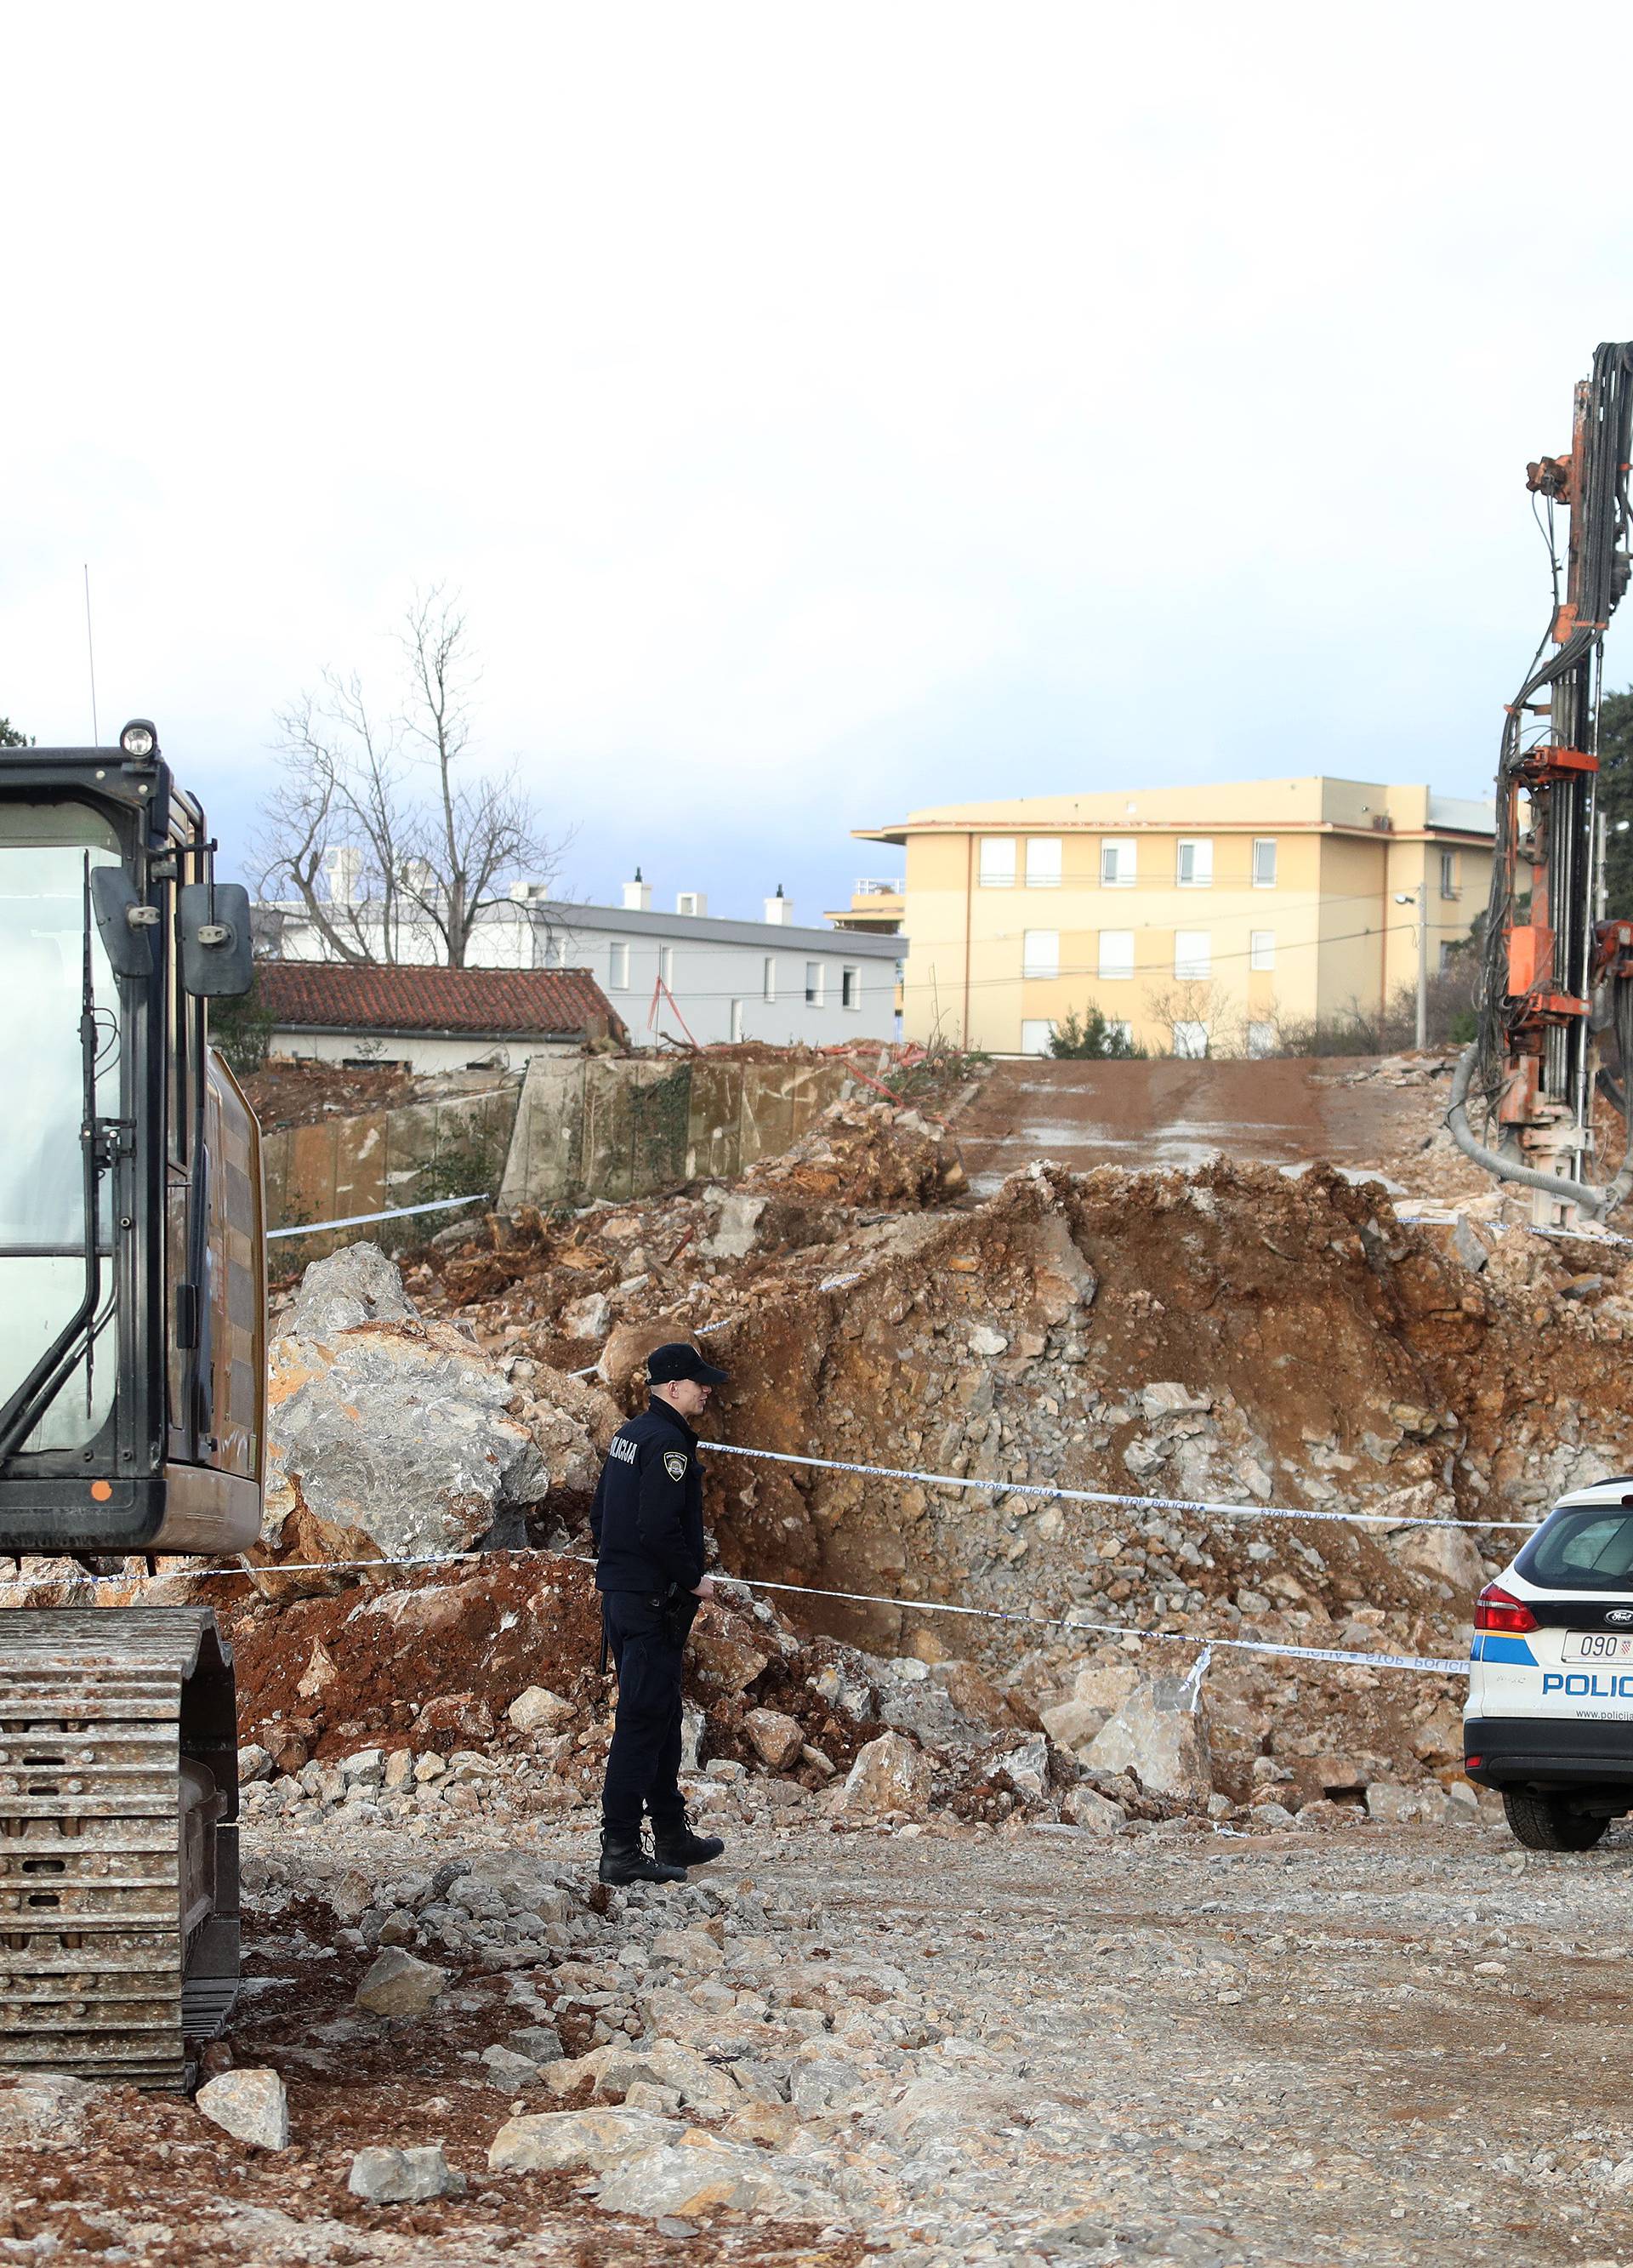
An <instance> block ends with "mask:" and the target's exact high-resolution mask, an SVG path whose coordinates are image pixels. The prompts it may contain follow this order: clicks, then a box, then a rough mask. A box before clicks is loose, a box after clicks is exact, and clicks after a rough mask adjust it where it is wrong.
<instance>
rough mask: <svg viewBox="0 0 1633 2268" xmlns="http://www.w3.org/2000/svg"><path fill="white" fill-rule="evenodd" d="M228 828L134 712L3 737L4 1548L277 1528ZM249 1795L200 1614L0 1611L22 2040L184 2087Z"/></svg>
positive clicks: (2, 1821) (223, 1662)
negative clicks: (75, 733) (119, 722)
mask: <svg viewBox="0 0 1633 2268" xmlns="http://www.w3.org/2000/svg"><path fill="white" fill-rule="evenodd" d="M214 852H215V845H214V843H212V842H211V841H210V833H209V829H208V828H207V827H206V825H205V821H204V814H203V813H202V810H201V809H200V807H199V806H198V804H197V803H196V802H195V800H194V799H193V798H192V797H191V796H189V795H188V794H187V793H185V792H184V791H183V790H182V789H180V787H178V786H177V785H176V784H175V782H174V781H173V778H172V777H171V775H170V771H169V769H168V767H167V766H166V763H165V762H163V760H162V758H161V755H160V753H159V747H158V734H157V733H156V732H155V730H154V727H153V726H152V725H151V724H149V723H147V722H146V721H145V720H143V719H137V720H135V721H133V722H132V723H130V724H129V725H126V726H125V728H124V730H123V732H122V733H121V734H120V736H119V741H118V745H117V746H116V747H111V748H18V749H11V750H7V751H6V752H4V755H0V1066H4V1105H0V1129H3V1130H0V1552H4V1553H8V1554H12V1555H18V1556H22V1555H36V1554H46V1555H50V1556H53V1557H70V1558H72V1559H76V1560H77V1561H79V1562H80V1563H81V1564H82V1565H84V1566H85V1568H86V1569H87V1570H88V1571H90V1572H94V1573H98V1574H101V1575H104V1576H107V1575H108V1574H109V1573H111V1572H112V1571H114V1570H118V1571H121V1572H122V1573H123V1574H124V1575H125V1576H126V1577H127V1579H128V1578H129V1575H130V1573H131V1562H132V1561H133V1560H134V1561H135V1562H136V1571H137V1572H138V1573H139V1572H140V1569H141V1565H142V1563H143V1561H145V1563H146V1569H147V1572H150V1573H151V1572H152V1569H153V1566H154V1564H155V1562H156V1560H157V1558H158V1557H159V1556H160V1555H164V1556H166V1557H168V1556H170V1555H199V1556H214V1555H218V1554H232V1553H234V1552H239V1551H242V1550H245V1549H246V1547H247V1546H248V1545H249V1544H250V1543H253V1542H254V1539H255V1538H256V1536H257V1535H258V1534H259V1532H260V1527H261V1482H262V1459H263V1443H264V1433H265V1408H266V1363H265V1337H266V1327H265V1310H266V1300H265V1262H264V1251H265V1248H264V1244H263V1241H262V1212H261V1138H260V1130H259V1129H258V1128H257V1126H256V1123H255V1120H254V1114H253V1113H252V1112H251V1110H250V1108H249V1106H248V1104H247V1102H246V1101H245V1099H244V1096H243V1094H242V1092H241V1091H240V1089H239V1086H238V1085H237V1083H236V1081H235V1080H234V1079H233V1077H232V1073H231V1071H229V1070H228V1069H227V1067H226V1065H225V1064H224V1063H223V1062H222V1061H221V1059H220V1058H219V1057H217V1055H215V1054H214V1053H213V1052H212V1051H211V1049H210V1036H209V1025H208V1018H209V1004H210V1001H211V1000H212V999H220V998H231V997H232V996H234V995H240V994H242V993H244V992H246V991H247V990H248V989H249V985H250V982H251V974H252V971H251V941H250V924H249V902H248V898H247V896H246V893H245V891H244V890H243V889H242V888H240V887H238V886H237V885H235V884H228V883H218V882H217V880H215V876H214ZM122 1587H123V1589H124V1591H125V1594H126V1595H127V1596H130V1595H134V1596H136V1598H137V1599H138V1600H139V1599H140V1598H141V1597H142V1596H143V1595H144V1594H143V1590H142V1588H141V1587H140V1585H139V1583H136V1582H131V1581H129V1580H127V1581H126V1582H125V1584H124V1585H123V1586H122ZM110 1588H111V1590H112V1592H113V1594H114V1595H117V1594H118V1592H119V1590H120V1589H121V1585H120V1584H119V1583H117V1582H115V1583H114V1584H113V1585H111V1586H110ZM237 1815H238V1727H237V1712H236V1705H235V1696H234V1691H233V1679H232V1651H231V1648H230V1646H229V1645H228V1644H227V1642H226V1641H225V1639H224V1637H223V1634H222V1633H221V1631H219V1630H218V1629H217V1624H216V1617H215V1615H214V1613H213V1611H212V1610H211V1609H209V1608H204V1607H192V1606H188V1607H176V1606H164V1605H157V1604H156V1605H151V1606H149V1605H143V1604H140V1603H136V1604H133V1605H109V1606H107V1607H96V1608H89V1609H62V1610H48V1611H36V1610H33V1609H23V1608H19V1609H12V1610H0V2066H7V2065H10V2066H18V2065H26V2066H31V2067H33V2068H35V2069H39V2068H41V2067H48V2068H55V2069H57V2070H62V2071H65V2072H70V2073H78V2074H81V2075H85V2076H97V2077H106V2078H119V2079H123V2080H128V2081H130V2082H132V2083H134V2084H136V2085H138V2086H144V2087H172V2088H174V2087H184V2086H186V2085H188V2083H189V2082H190V2080H191V2079H192V2077H193V2076H194V2073H195V2067H196V2062H197V2056H198V2051H199V2049H200V2047H201V2046H202V2043H203V2042H204V2041H206V2040H207V2039H209V2038H210V2036H211V2035H212V2034H214V2033H215V2032H217V2031H218V2030H219V2029H220V2028H221V2026H222V2024H223V2023H224V2021H225V2020H226V2016H227V2013H228V2011H229V2009H230V2008H231V2007H232V2000H233V1997H234V1994H235V1992H236V1990H237V1985H238V1975H239V1924H238V1846H237V1827H236V1820H237Z"/></svg>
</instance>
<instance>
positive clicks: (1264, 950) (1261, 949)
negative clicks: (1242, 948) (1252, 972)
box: [1247, 929, 1276, 968]
mask: <svg viewBox="0 0 1633 2268" xmlns="http://www.w3.org/2000/svg"><path fill="white" fill-rule="evenodd" d="M1247 966H1248V968H1275V966H1276V932H1275V931H1274V930H1273V929H1250V930H1249V931H1248V932H1247Z"/></svg>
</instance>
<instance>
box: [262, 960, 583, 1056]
mask: <svg viewBox="0 0 1633 2268" xmlns="http://www.w3.org/2000/svg"><path fill="white" fill-rule="evenodd" d="M255 990H256V994H257V997H258V998H259V999H260V1002H261V1005H262V1007H264V1008H268V1009H269V1010H270V1011H271V1013H272V1015H273V1017H274V1019H275V1020H276V1023H277V1024H278V1025H279V1026H280V1027H284V1028H286V1029H290V1030H297V1031H298V1030H307V1031H346V1032H351V1031H357V1032H404V1033H407V1032H450V1033H453V1032H457V1033H460V1034H462V1035H463V1034H470V1035H475V1036H480V1037H481V1038H483V1039H541V1038H543V1037H544V1036H545V1035H563V1036H570V1037H572V1038H575V1039H577V1038H586V1039H601V1038H604V1037H605V1036H606V1035H607V1034H608V1033H609V1032H611V1033H613V1034H614V1035H616V1034H617V1033H619V1032H620V1031H621V1030H622V1026H621V1025H620V1023H619V1020H618V1018H617V1016H616V1014H615V1013H614V1010H613V1007H612V1005H611V1004H610V1002H609V1001H608V1000H607V996H606V994H605V993H604V992H603V991H602V990H601V988H600V985H599V984H598V983H596V982H595V979H594V978H593V977H592V976H591V974H590V972H589V970H588V969H587V968H404V967H401V966H396V967H386V966H383V965H381V964H380V963H379V962H375V961H369V962H364V963H359V962H354V961H261V963H260V964H259V965H258V967H257V968H256V971H255Z"/></svg>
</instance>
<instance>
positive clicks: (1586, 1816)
mask: <svg viewBox="0 0 1633 2268" xmlns="http://www.w3.org/2000/svg"><path fill="white" fill-rule="evenodd" d="M1503 1809H1504V1814H1505V1815H1506V1817H1507V1820H1508V1824H1509V1827H1510V1829H1511V1830H1512V1832H1513V1834H1514V1836H1515V1837H1516V1839H1517V1840H1518V1841H1519V1842H1521V1843H1523V1844H1525V1845H1526V1847H1527V1848H1528V1849H1530V1850H1533V1851H1587V1850H1591V1849H1592V1847H1593V1845H1594V1844H1595V1843H1597V1842H1599V1841H1600V1838H1601V1837H1602V1836H1603V1834H1604V1832H1605V1830H1606V1829H1607V1827H1608V1826H1609V1824H1610V1822H1609V1820H1608V1819H1607V1818H1601V1817H1599V1816H1598V1815H1595V1814H1594V1813H1593V1812H1591V1811H1573V1810H1572V1809H1571V1808H1570V1805H1569V1804H1568V1803H1564V1802H1562V1801H1561V1800H1559V1798H1558V1797H1556V1796H1547V1795H1520V1794H1519V1793H1515V1792H1513V1791H1512V1790H1505V1791H1504V1796H1503Z"/></svg>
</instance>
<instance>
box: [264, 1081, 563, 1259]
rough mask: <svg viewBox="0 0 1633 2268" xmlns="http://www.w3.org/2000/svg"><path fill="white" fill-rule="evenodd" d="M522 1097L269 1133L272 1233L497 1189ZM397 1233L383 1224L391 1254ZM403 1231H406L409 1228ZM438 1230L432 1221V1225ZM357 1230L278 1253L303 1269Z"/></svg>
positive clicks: (509, 1088)
mask: <svg viewBox="0 0 1633 2268" xmlns="http://www.w3.org/2000/svg"><path fill="white" fill-rule="evenodd" d="M520 1093H521V1086H520V1082H519V1081H516V1080H513V1081H511V1083H510V1084H508V1085H506V1086H498V1087H490V1088H486V1089H483V1090H482V1091H481V1092H480V1093H478V1094H459V1095H449V1096H447V1097H446V1098H445V1099H443V1100H439V1101H435V1102H411V1103H405V1104H403V1105H401V1107H400V1108H397V1109H395V1110H370V1111H363V1112H359V1113H358V1114H357V1116H355V1117H353V1116H348V1117H338V1116H336V1117H334V1118H327V1119H323V1120H320V1122H319V1123H318V1124H317V1125H315V1126H283V1127H279V1128H278V1129H276V1131H274V1132H272V1133H270V1134H267V1135H263V1136H262V1138H261V1155H262V1158H263V1160H264V1161H265V1167H266V1176H267V1226H268V1228H284V1227H294V1226H298V1224H300V1223H301V1222H303V1221H309V1220H336V1219H343V1218H344V1217H345V1216H346V1215H347V1214H349V1213H359V1212H383V1211H386V1208H387V1207H388V1206H391V1205H406V1204H420V1203H421V1202H422V1201H423V1199H425V1198H427V1197H460V1196H463V1195H464V1194H465V1193H466V1192H467V1190H471V1191H475V1190H491V1189H494V1188H496V1187H497V1182H498V1177H499V1175H500V1174H501V1173H502V1171H503V1170H504V1158H505V1154H506V1152H507V1151H508V1149H509V1147H510V1142H511V1129H512V1127H513V1126H514V1124H515V1120H516V1108H517V1101H518V1098H519V1095H520ZM473 1212H474V1208H473ZM447 1218H449V1219H452V1215H449V1216H447ZM380 1226H381V1233H382V1241H385V1242H386V1245H387V1248H388V1249H389V1247H390V1243H391V1241H392V1240H391V1234H390V1232H391V1231H392V1230H393V1229H394V1226H398V1225H397V1224H394V1223H392V1222H390V1221H385V1222H382V1223H381V1225H380ZM401 1226H402V1227H403V1228H404V1229H405V1230H406V1229H407V1228H408V1226H410V1224H408V1223H406V1222H405V1223H403V1224H401ZM427 1226H428V1227H430V1228H436V1227H437V1226H439V1223H438V1218H437V1216H436V1215H435V1214H433V1215H431V1216H430V1219H429V1221H428V1223H427ZM358 1233H359V1232H358V1231H357V1230H346V1231H342V1232H340V1233H337V1234H335V1235H333V1236H314V1237H312V1238H310V1239H308V1238H305V1237H291V1238H289V1239H287V1240H285V1241H282V1242H281V1243H280V1244H279V1245H277V1246H275V1247H274V1250H275V1252H279V1253H281V1254H282V1255H283V1256H284V1257H286V1258H289V1259H291V1261H293V1262H296V1263H305V1262H306V1261H308V1260H313V1259H316V1258H318V1257H319V1256H320V1255H321V1254H322V1253H324V1252H327V1251H332V1250H333V1249H334V1248H335V1245H336V1244H337V1243H346V1242H349V1241H354V1240H355V1238H356V1237H357V1234H358ZM361 1233H364V1234H367V1233H368V1232H367V1231H363V1232H361Z"/></svg>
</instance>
